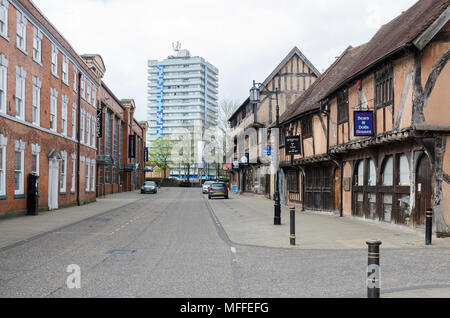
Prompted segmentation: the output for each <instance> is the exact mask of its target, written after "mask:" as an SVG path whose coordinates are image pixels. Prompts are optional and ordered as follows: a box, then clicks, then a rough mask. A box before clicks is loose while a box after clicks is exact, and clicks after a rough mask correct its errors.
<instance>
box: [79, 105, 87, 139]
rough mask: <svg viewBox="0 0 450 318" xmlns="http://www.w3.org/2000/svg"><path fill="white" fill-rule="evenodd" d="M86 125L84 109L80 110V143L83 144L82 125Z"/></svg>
mask: <svg viewBox="0 0 450 318" xmlns="http://www.w3.org/2000/svg"><path fill="white" fill-rule="evenodd" d="M85 123H86V116H85V111H84V109H82V110H81V123H80V142H81V143H84V124H85Z"/></svg>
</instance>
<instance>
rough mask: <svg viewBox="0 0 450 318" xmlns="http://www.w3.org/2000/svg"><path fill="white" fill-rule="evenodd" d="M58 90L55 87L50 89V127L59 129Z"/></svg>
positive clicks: (54, 129)
mask: <svg viewBox="0 0 450 318" xmlns="http://www.w3.org/2000/svg"><path fill="white" fill-rule="evenodd" d="M57 114H58V91H57V90H56V89H54V88H52V89H51V90H50V129H51V130H53V131H57V128H58V122H57Z"/></svg>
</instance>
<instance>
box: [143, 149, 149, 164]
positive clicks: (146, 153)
mask: <svg viewBox="0 0 450 318" xmlns="http://www.w3.org/2000/svg"><path fill="white" fill-rule="evenodd" d="M144 161H145V162H148V147H145V148H144Z"/></svg>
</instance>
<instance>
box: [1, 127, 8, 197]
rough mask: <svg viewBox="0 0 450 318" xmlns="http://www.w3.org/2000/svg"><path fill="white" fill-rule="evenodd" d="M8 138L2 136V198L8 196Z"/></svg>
mask: <svg viewBox="0 0 450 318" xmlns="http://www.w3.org/2000/svg"><path fill="white" fill-rule="evenodd" d="M7 143H8V138H6V137H5V136H3V135H2V134H0V196H4V195H6V145H7Z"/></svg>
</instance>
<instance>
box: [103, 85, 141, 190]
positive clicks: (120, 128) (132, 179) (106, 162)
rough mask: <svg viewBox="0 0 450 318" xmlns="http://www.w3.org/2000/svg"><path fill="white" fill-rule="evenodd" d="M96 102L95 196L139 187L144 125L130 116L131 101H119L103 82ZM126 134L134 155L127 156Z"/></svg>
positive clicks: (132, 115) (133, 107)
mask: <svg viewBox="0 0 450 318" xmlns="http://www.w3.org/2000/svg"><path fill="white" fill-rule="evenodd" d="M99 101H100V105H99V111H100V112H99V116H100V117H99V118H101V125H100V126H99V127H100V130H101V135H100V136H101V138H99V139H98V160H97V166H98V168H97V180H98V182H97V195H98V196H102V195H105V194H111V193H116V192H124V191H133V190H136V189H139V188H140V187H141V186H142V183H143V182H144V173H143V170H144V167H145V162H144V148H145V144H146V141H145V138H146V132H147V128H148V125H147V123H146V122H143V123H138V122H137V121H136V120H135V119H134V111H135V109H136V106H135V103H134V100H131V99H130V100H119V99H118V98H117V97H116V96H115V95H114V94H113V93H112V92H111V90H110V89H109V88H108V86H106V84H105V83H103V82H102V83H101V87H100V90H99ZM130 136H132V137H133V138H134V139H135V145H134V151H132V152H133V155H134V156H132V157H134V158H130V153H129V150H130ZM131 150H133V149H131Z"/></svg>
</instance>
